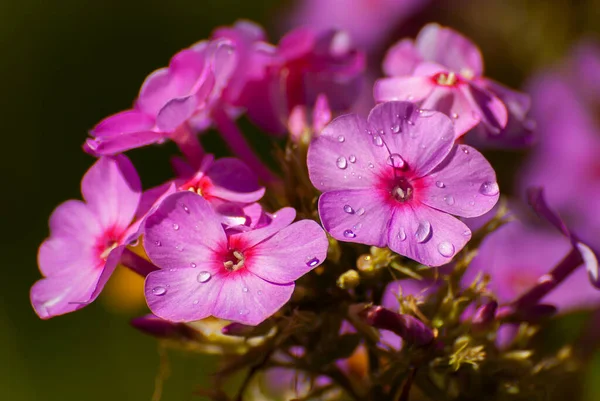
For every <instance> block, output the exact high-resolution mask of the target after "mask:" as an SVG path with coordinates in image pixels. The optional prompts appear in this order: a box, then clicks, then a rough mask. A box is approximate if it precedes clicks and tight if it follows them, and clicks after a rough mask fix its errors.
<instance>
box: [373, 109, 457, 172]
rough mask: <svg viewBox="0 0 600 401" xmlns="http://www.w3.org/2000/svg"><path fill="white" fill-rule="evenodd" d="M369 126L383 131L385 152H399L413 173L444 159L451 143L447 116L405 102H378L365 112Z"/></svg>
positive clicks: (451, 136) (427, 169) (431, 167)
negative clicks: (386, 150)
mask: <svg viewBox="0 0 600 401" xmlns="http://www.w3.org/2000/svg"><path fill="white" fill-rule="evenodd" d="M369 126H370V127H371V129H373V130H377V131H378V132H380V133H381V132H384V134H383V135H382V137H383V141H384V142H385V144H386V146H387V149H388V151H389V153H391V154H399V155H400V156H401V157H402V159H403V160H404V162H405V163H406V164H407V165H408V167H409V168H410V170H411V171H414V173H415V174H416V176H417V177H421V176H424V175H425V174H427V173H428V172H429V171H431V170H432V169H433V168H434V167H435V166H437V165H438V164H439V163H440V162H441V161H442V160H444V158H445V157H446V155H447V154H448V153H449V152H450V149H451V148H452V145H453V143H454V128H453V125H452V121H450V118H448V117H447V116H445V115H444V114H443V113H440V112H435V111H429V110H427V111H425V110H422V111H421V112H419V111H418V110H417V109H416V108H415V106H414V104H412V103H408V102H387V103H381V104H378V105H377V106H375V107H374V108H373V110H371V113H370V114H369ZM388 156H389V154H388V155H386V156H385V159H384V160H385V161H387V158H388ZM387 167H388V168H389V167H390V166H387Z"/></svg>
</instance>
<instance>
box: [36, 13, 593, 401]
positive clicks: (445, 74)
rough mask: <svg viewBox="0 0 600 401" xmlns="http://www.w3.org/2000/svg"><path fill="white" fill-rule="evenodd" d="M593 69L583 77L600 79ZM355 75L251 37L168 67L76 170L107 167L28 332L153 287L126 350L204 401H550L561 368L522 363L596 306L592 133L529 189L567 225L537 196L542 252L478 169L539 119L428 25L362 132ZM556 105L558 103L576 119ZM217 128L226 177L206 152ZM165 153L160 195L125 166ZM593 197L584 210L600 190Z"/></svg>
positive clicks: (86, 181) (252, 31) (99, 129)
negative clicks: (574, 313) (185, 363)
mask: <svg viewBox="0 0 600 401" xmlns="http://www.w3.org/2000/svg"><path fill="white" fill-rule="evenodd" d="M362 6H364V5H361V7H362ZM382 29H383V28H382ZM362 40H363V44H364V43H366V42H368V41H369V40H372V39H370V38H362ZM585 54H586V55H587V54H588V53H585ZM590 54H593V52H592V53H590ZM596 56H597V54H595V55H592V56H590V57H591V58H592V61H590V59H586V61H585V62H582V65H583V66H586V65H588V64H589V63H594V62H595V63H596V65H598V58H595V59H594V58H593V57H596ZM583 66H582V67H581V68H584V67H583ZM365 69H366V56H365V53H364V52H363V51H362V50H360V49H359V48H357V47H354V46H353V44H352V42H351V38H350V36H349V34H348V33H347V32H344V31H336V30H329V29H326V30H315V29H308V28H298V29H296V30H293V31H291V32H290V33H288V34H286V35H285V36H283V37H282V39H281V40H280V41H279V43H278V44H277V45H273V44H269V43H268V42H267V39H266V35H265V33H264V32H263V30H262V28H260V27H259V26H257V25H255V24H253V23H251V22H248V21H240V22H237V23H236V24H234V25H233V26H231V27H221V28H219V29H216V30H215V31H214V33H213V35H212V36H211V38H209V39H208V40H205V41H201V42H198V43H197V44H194V45H192V46H191V47H189V48H187V49H185V50H182V51H181V52H179V53H177V54H176V55H175V56H173V58H172V59H171V61H170V62H169V65H168V67H165V68H161V69H158V70H156V71H154V72H153V73H151V74H150V75H149V76H148V77H147V78H146V80H145V81H144V83H143V84H142V87H141V89H140V92H139V95H138V97H137V99H136V100H135V102H134V105H133V107H132V108H131V109H129V110H125V111H121V112H119V113H117V114H114V115H112V116H109V117H107V118H106V119H104V120H102V121H101V122H99V123H98V124H97V125H96V126H95V127H94V128H93V129H92V130H91V131H90V138H88V139H87V140H86V141H85V144H84V146H83V148H84V150H85V151H86V152H87V153H89V154H91V155H93V156H95V157H97V158H98V159H97V161H96V162H95V163H94V164H93V165H92V167H91V168H90V169H89V170H88V172H87V173H85V175H84V177H83V179H82V183H81V193H82V197H83V201H79V200H69V201H66V202H65V203H63V204H61V205H60V206H58V207H57V208H56V210H55V211H54V212H53V213H52V215H51V217H50V222H49V226H50V236H49V238H47V239H46V240H45V241H44V242H43V243H42V245H41V246H40V249H39V254H38V263H39V268H40V271H41V272H42V274H43V276H44V278H42V279H41V280H39V281H38V282H37V283H35V284H34V285H33V287H32V289H31V302H32V305H33V308H34V309H35V311H36V313H37V314H38V315H39V316H40V317H41V318H43V319H47V318H51V317H54V316H57V315H62V314H65V313H69V312H73V311H75V310H78V309H81V308H82V307H84V306H86V305H88V304H90V303H91V302H93V301H94V300H95V299H96V298H97V297H98V296H99V294H100V293H101V292H102V289H103V288H104V286H105V284H106V283H107V281H108V279H109V278H110V276H111V274H112V273H113V272H114V270H115V268H116V267H117V266H118V265H122V266H125V267H127V268H130V269H131V270H133V271H134V272H136V273H137V274H139V275H141V276H142V277H144V278H145V284H144V295H145V299H146V303H147V306H148V308H149V310H150V312H151V314H149V315H147V316H143V317H140V318H137V319H134V321H133V322H132V324H133V325H134V327H136V328H138V329H139V330H141V331H143V332H146V333H148V334H152V335H154V336H156V337H159V338H162V339H167V340H169V341H170V342H171V343H176V344H182V343H183V344H186V345H188V346H194V347H196V348H197V349H199V350H201V351H204V352H213V353H218V354H220V355H223V356H224V358H225V362H226V363H225V364H224V365H223V367H222V370H221V371H220V372H219V373H218V374H217V375H216V381H215V383H216V385H215V387H214V388H212V389H210V390H205V393H204V394H205V395H207V396H210V397H212V398H214V399H217V400H224V399H225V400H226V399H230V398H229V397H230V394H228V392H227V391H226V390H225V389H224V388H223V387H222V384H223V378H225V377H227V376H228V375H231V374H232V373H235V372H238V371H242V370H247V371H249V374H248V377H247V379H246V380H245V381H244V382H243V384H242V386H241V389H240V390H239V392H238V393H237V394H238V395H237V398H235V399H237V400H241V399H242V398H243V397H251V396H252V395H253V394H254V395H256V394H257V392H261V390H260V388H261V387H262V384H261V383H262V382H264V381H266V382H268V383H271V384H272V386H271V387H272V388H271V389H270V390H271V391H270V393H272V394H266V393H265V394H261V395H260V396H259V397H263V398H262V399H278V398H277V397H290V396H293V397H295V398H297V399H309V398H311V397H321V398H319V399H327V400H329V399H332V400H334V399H335V400H337V399H340V400H345V399H354V400H370V399H376V400H396V399H401V400H408V399H409V398H408V397H409V394H410V391H411V388H412V387H414V386H417V387H419V389H420V390H421V392H422V393H424V394H429V395H431V396H432V397H433V398H435V399H439V397H440V394H445V397H446V398H444V399H483V398H476V397H475V396H476V395H481V393H480V392H481V391H491V392H490V393H488V394H486V398H485V399H502V400H504V399H515V400H516V399H523V398H518V397H521V396H530V395H531V394H537V392H543V391H544V389H543V388H542V386H543V383H544V381H546V382H548V380H551V378H552V377H554V376H556V375H560V374H566V373H565V372H569V368H568V366H571V365H572V364H568V363H566V362H573V360H571V359H570V356H569V355H570V354H568V353H565V352H566V351H565V352H562V353H561V352H559V353H554V354H546V355H535V356H534V355H533V353H532V351H531V350H530V348H531V346H532V345H531V344H532V341H533V340H532V339H533V333H534V332H535V331H536V330H537V329H539V327H541V326H540V325H541V324H542V323H541V322H543V321H544V319H546V318H548V317H550V316H553V315H554V314H555V313H556V312H561V313H566V312H568V311H570V310H573V309H581V308H591V307H595V306H598V305H600V292H598V291H597V288H600V275H599V272H598V263H597V260H596V257H595V252H594V246H596V245H597V244H594V243H592V242H590V244H591V246H589V245H587V244H588V242H587V241H590V240H591V239H592V236H591V235H590V234H589V233H590V232H591V231H593V229H594V227H593V226H592V225H591V224H590V223H589V222H587V223H588V226H587V227H588V228H589V230H588V231H584V230H582V231H584V235H583V236H581V237H580V236H578V235H576V234H575V233H574V232H573V231H572V230H571V228H572V227H577V228H579V227H581V226H585V225H586V221H585V220H586V218H587V217H586V216H589V215H590V214H592V215H594V212H589V209H586V208H589V207H590V205H589V202H586V201H583V204H581V205H580V204H578V203H575V204H573V202H574V201H573V198H572V197H570V196H567V194H565V192H566V190H565V188H567V187H568V188H574V189H573V191H575V190H576V189H579V188H575V187H578V186H581V187H584V186H586V185H587V182H588V181H589V180H588V179H587V178H586V177H587V176H585V174H587V173H589V171H590V170H591V171H592V174H594V172H597V170H598V169H597V168H596V167H597V162H596V159H595V158H594V157H592V156H593V149H596V148H597V146H596V145H598V144H597V143H596V142H594V140H592V139H591V138H588V137H587V136H586V135H587V133H588V131H590V130H591V128H589V127H588V126H587V125H586V124H585V123H588V121H587V120H586V119H585V118H584V117H582V118H581V127H580V128H581V129H580V130H576V131H575V134H577V135H581V138H580V139H581V141H579V138H578V140H577V141H575V140H574V141H573V142H574V143H572V144H570V145H571V146H572V147H573V148H577V149H578V147H581V148H582V149H584V148H585V152H586V153H584V154H585V155H589V158H587V159H585V162H586V163H587V164H585V167H582V172H581V175H578V176H577V179H572V178H571V176H570V175H569V176H567V175H561V174H566V173H564V171H563V172H562V173H561V171H560V170H561V167H560V166H558V165H556V161H557V159H560V160H571V159H570V158H569V157H571V158H573V157H577V158H580V154H579V153H577V154H576V152H578V151H573V152H574V153H570V154H565V155H563V156H561V157H557V154H558V152H563V153H568V152H569V149H570V147H567V146H564V141H560V143H558V142H559V141H557V144H553V142H552V140H550V141H549V142H548V143H549V144H548V145H546V146H548V150H547V151H545V150H544V149H545V148H541V150H540V151H539V154H537V155H536V156H535V157H536V158H538V159H540V160H542V162H537V164H533V166H535V168H534V167H532V168H531V171H532V172H531V173H530V174H529V176H531V177H537V176H539V175H540V174H541V173H540V172H543V173H544V174H550V175H551V176H552V177H553V179H551V180H548V187H549V189H550V190H549V192H550V198H551V200H552V202H553V203H556V204H557V206H559V208H560V210H561V212H562V211H565V210H567V211H568V210H569V208H571V210H574V211H575V212H577V213H573V212H571V213H565V215H566V216H568V217H569V221H568V224H566V223H564V222H563V220H562V219H561V217H559V215H558V214H556V213H555V212H554V211H553V210H552V209H551V207H549V206H548V205H547V204H546V201H545V198H544V193H543V191H542V189H540V188H537V187H531V185H532V184H536V182H532V181H535V180H534V179H531V180H529V181H528V182H527V183H526V186H527V187H528V189H527V199H528V203H529V205H530V207H531V209H532V210H533V211H534V212H535V213H537V214H538V216H539V217H542V220H545V221H546V223H549V224H547V226H551V227H552V226H553V228H552V229H548V227H544V228H541V227H539V226H537V225H536V224H534V223H532V221H533V218H530V217H529V216H528V215H527V212H526V211H525V210H526V209H525V208H524V207H523V205H522V204H521V203H520V202H519V201H518V200H511V201H510V202H508V201H507V200H506V199H504V200H501V197H500V186H499V184H498V182H497V178H496V173H495V171H494V169H493V167H492V165H491V164H490V163H489V162H488V161H487V160H486V158H485V157H484V156H483V154H482V153H480V150H482V149H484V148H486V147H490V146H492V147H505V148H512V147H522V146H525V145H529V144H531V138H532V130H533V128H534V126H535V124H533V122H532V120H531V117H530V111H529V109H530V99H529V97H528V96H527V95H525V94H523V93H519V92H516V91H514V90H512V89H508V88H506V87H504V86H503V85H501V84H499V83H496V82H494V81H492V80H491V79H489V78H486V77H484V76H483V60H482V56H481V53H480V51H479V49H478V48H477V47H476V46H475V45H474V44H473V43H472V42H471V41H470V40H469V39H467V38H466V37H464V36H462V35H461V34H459V33H457V32H455V31H453V30H452V29H450V28H445V27H441V26H439V25H437V24H429V25H426V26H425V27H424V28H423V29H422V30H421V32H420V33H419V34H418V35H417V37H416V39H415V40H412V39H403V40H400V41H399V42H398V43H397V44H395V45H393V46H392V47H391V48H390V49H389V50H388V52H387V54H386V56H385V59H384V60H383V70H384V72H385V75H386V77H382V78H380V79H379V80H377V82H376V83H375V85H374V88H373V94H374V100H375V101H376V102H377V103H378V104H376V105H375V107H373V108H372V110H371V111H370V113H369V114H368V116H365V115H364V114H363V113H361V112H360V110H361V106H360V103H361V102H360V101H361V99H360V97H361V96H364V91H363V89H364V85H365V82H366V81H365V74H366V71H365ZM566 81H567V79H566V78H565V83H564V85H562V83H561V81H560V80H552V84H553V85H559V86H560V85H562V86H560V88H559V89H557V90H561V91H564V93H565V96H575V95H574V94H572V93H571V92H570V89H571V88H570V86H569V85H568V84H567V83H566ZM536 85H537V86H536ZM534 88H537V90H539V91H542V92H543V90H544V88H546V86H545V84H542V83H539V82H538V83H536V84H534ZM582 89H589V88H582ZM534 92H535V91H534ZM561 93H562V92H561ZM594 95H597V93H596V92H593V91H589V92H585V94H580V95H578V96H582V97H586V98H593V99H596V100H597V98H594V97H593V96H594ZM538 96H539V97H540V99H539V105H537V106H535V103H534V107H533V114H535V115H536V116H537V118H538V120H540V121H542V120H547V119H546V114H552V115H553V118H554V119H555V120H556V121H561V120H560V119H561V113H577V112H578V109H577V105H576V103H575V102H573V104H569V105H568V107H572V109H570V108H566V109H560V110H559V111H560V112H561V113H559V112H558V111H555V110H550V111H548V110H547V109H551V108H552V107H553V105H552V104H549V103H550V101H549V100H548V99H544V96H545V95H543V94H541V95H538ZM362 100H364V99H362ZM363 104H364V102H363ZM538 108H539V109H540V110H538ZM240 118H247V119H248V120H249V121H250V122H252V123H253V124H254V125H255V126H257V127H258V128H259V129H260V130H262V131H264V132H265V133H267V134H269V135H271V136H270V137H269V136H265V141H269V138H275V139H281V138H285V139H286V141H287V142H286V144H285V147H283V148H282V147H280V145H277V142H275V141H273V146H274V147H275V148H276V154H277V155H278V156H279V157H278V162H279V163H280V169H279V170H278V171H273V170H272V169H271V168H269V167H267V165H266V164H265V163H263V162H262V160H261V158H260V157H259V155H258V154H257V153H256V152H255V151H254V150H253V149H252V147H251V146H250V145H249V143H248V142H247V141H246V139H245V137H244V134H243V133H242V131H241V130H240V129H239V128H238V126H237V123H236V121H237V119H240ZM549 124H550V126H551V128H552V129H551V131H552V130H555V131H556V134H554V133H553V134H552V135H556V136H558V135H560V134H561V132H559V131H561V129H560V126H557V125H556V124H555V123H549ZM210 128H214V129H216V130H217V131H218V132H219V133H220V134H221V135H222V136H223V139H224V140H225V142H226V143H227V145H228V146H229V148H230V150H231V151H232V153H233V156H234V157H219V158H215V156H213V155H211V154H207V153H205V152H204V149H203V146H202V140H201V134H202V133H203V132H205V131H207V130H208V129H210ZM552 132H554V131H552ZM166 140H171V141H173V142H175V144H177V146H178V147H179V150H180V152H181V154H182V156H183V157H182V156H176V157H174V158H173V159H172V165H173V167H174V173H173V175H172V178H171V179H170V180H168V181H167V182H165V183H163V184H161V185H158V186H156V187H153V188H143V187H142V185H141V181H140V177H139V176H138V173H137V171H136V169H135V167H134V165H133V164H132V163H131V161H130V160H129V159H128V158H127V157H126V156H125V155H124V152H126V151H129V150H131V149H135V148H140V147H143V146H148V145H157V144H161V143H163V142H164V141H166ZM280 142H281V141H280ZM593 146H596V148H594V147H593ZM477 148H479V150H478V149H477ZM544 152H547V153H544ZM580 161H581V160H580ZM582 163H583V162H582ZM594 163H595V164H594ZM540 165H543V167H539V166H540ZM550 172H551V173H550ZM536 174H537V175H536ZM529 176H527V177H529ZM557 177H558V178H561V177H563V178H565V181H568V183H565V184H564V185H563V183H562V181H561V183H559V182H558V178H557ZM596 178H597V177H596ZM561 179H562V178H561ZM586 189H587V190H588V191H587V192H585V194H586V195H585V199H587V200H589V199H590V198H592V197H593V194H594V193H595V192H594V191H597V190H598V188H597V187H594V188H586ZM499 200H500V201H499ZM575 202H576V201H575ZM592 210H595V209H594V208H593V207H592ZM586 211H587V215H586V214H585V213H586ZM596 214H597V213H596ZM572 216H575V217H572ZM595 217H597V216H595ZM509 220H519V221H511V222H508V221H509ZM507 222H508V224H506V226H503V225H504V224H505V223H507ZM538 223H539V221H538ZM590 227H591V228H590ZM595 229H596V230H597V226H596V227H595ZM596 237H597V236H596ZM592 241H593V240H592ZM509 362H510V363H509ZM562 362H565V363H564V364H563V363H562ZM515 366H516V367H517V368H518V369H517V368H515ZM299 382H300V383H299ZM475 382H477V383H488V384H486V385H487V386H489V388H486V389H485V390H483V389H480V388H477V389H475V388H473V387H472V383H475ZM540 383H542V384H540ZM292 387H293V388H292ZM490 389H491V390H490ZM515 389H516V390H515ZM290 394H292V395H290ZM490 394H491V395H490ZM513 396H514V397H513ZM436 397H437V398H436ZM474 397H475V398H474ZM482 397H483V396H482ZM490 397H491V398H490ZM507 397H508V398H507ZM510 397H513V398H510ZM244 399H246V398H244Z"/></svg>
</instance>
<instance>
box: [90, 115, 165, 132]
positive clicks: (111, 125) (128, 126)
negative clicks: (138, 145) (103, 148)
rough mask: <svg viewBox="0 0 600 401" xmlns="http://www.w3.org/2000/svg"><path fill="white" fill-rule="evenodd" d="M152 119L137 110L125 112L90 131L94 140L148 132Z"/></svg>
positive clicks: (103, 121)
mask: <svg viewBox="0 0 600 401" xmlns="http://www.w3.org/2000/svg"><path fill="white" fill-rule="evenodd" d="M153 127H154V118H152V117H151V116H149V115H147V114H144V113H142V112H140V111H138V110H125V111H122V112H120V113H117V114H113V115H112V116H109V117H106V118H105V119H104V120H102V121H100V122H99V123H98V124H97V125H96V126H95V127H94V128H93V129H92V130H91V131H90V135H92V136H93V137H95V138H106V137H114V136H119V135H122V134H129V133H134V132H144V131H150V130H152V128H153Z"/></svg>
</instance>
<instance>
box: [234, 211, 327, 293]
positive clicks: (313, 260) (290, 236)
mask: <svg viewBox="0 0 600 401" xmlns="http://www.w3.org/2000/svg"><path fill="white" fill-rule="evenodd" d="M328 245H329V242H328V241H327V236H326V235H325V232H324V231H323V229H322V228H321V226H319V225H318V224H317V223H316V222H315V221H313V220H301V221H298V222H296V223H294V224H292V225H290V226H288V227H286V228H284V229H283V230H281V231H279V232H278V233H277V234H275V235H274V236H272V237H271V238H269V239H267V240H265V241H263V242H261V243H259V244H258V245H256V246H254V247H253V248H251V249H249V250H248V251H246V252H247V253H248V262H247V265H246V266H247V269H248V270H249V271H250V272H252V273H254V274H255V275H257V276H258V277H260V278H262V279H264V280H267V281H270V282H272V283H278V284H287V283H291V282H293V281H295V280H297V279H298V278H300V277H302V276H303V275H305V274H306V273H308V272H309V271H311V270H312V269H314V268H315V267H317V266H318V265H320V264H321V263H323V261H324V260H325V258H326V257H327V247H328Z"/></svg>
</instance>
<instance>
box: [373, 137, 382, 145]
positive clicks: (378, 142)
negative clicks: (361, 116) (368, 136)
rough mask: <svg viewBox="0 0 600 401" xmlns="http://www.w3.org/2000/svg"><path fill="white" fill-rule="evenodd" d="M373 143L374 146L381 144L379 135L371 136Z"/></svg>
mask: <svg viewBox="0 0 600 401" xmlns="http://www.w3.org/2000/svg"><path fill="white" fill-rule="evenodd" d="M373 144H374V145H375V146H383V139H381V137H380V136H379V135H375V136H374V137H373Z"/></svg>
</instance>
